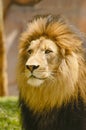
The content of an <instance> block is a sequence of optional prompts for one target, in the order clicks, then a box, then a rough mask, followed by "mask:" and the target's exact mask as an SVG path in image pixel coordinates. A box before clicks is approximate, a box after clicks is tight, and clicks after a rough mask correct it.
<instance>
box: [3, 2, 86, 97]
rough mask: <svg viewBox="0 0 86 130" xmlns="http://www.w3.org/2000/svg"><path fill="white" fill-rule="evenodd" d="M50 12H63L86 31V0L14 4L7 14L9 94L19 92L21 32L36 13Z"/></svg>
mask: <svg viewBox="0 0 86 130" xmlns="http://www.w3.org/2000/svg"><path fill="white" fill-rule="evenodd" d="M49 13H51V14H59V13H61V14H63V15H64V16H66V17H67V18H68V19H69V21H70V23H72V24H74V25H76V27H78V28H79V29H80V30H81V31H82V32H84V33H85V32H86V0H41V1H40V2H39V3H37V4H35V5H34V6H32V5H27V6H21V5H17V4H12V5H11V6H10V7H9V9H8V11H7V12H6V16H5V36H6V50H7V62H8V69H7V71H8V86H9V95H16V94H17V93H18V90H17V85H16V76H15V74H16V73H15V72H16V62H17V53H18V42H19V37H20V34H21V33H22V31H23V30H24V29H25V27H26V24H27V22H28V21H29V20H30V19H32V17H33V16H34V15H36V14H49Z"/></svg>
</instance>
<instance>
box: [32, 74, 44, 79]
mask: <svg viewBox="0 0 86 130" xmlns="http://www.w3.org/2000/svg"><path fill="white" fill-rule="evenodd" d="M29 78H34V79H40V80H45V79H46V77H45V78H39V77H37V76H35V75H33V74H32V75H31V76H30V77H29Z"/></svg>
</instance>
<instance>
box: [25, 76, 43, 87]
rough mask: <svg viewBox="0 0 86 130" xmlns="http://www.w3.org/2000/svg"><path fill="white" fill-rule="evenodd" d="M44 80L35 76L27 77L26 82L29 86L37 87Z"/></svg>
mask: <svg viewBox="0 0 86 130" xmlns="http://www.w3.org/2000/svg"><path fill="white" fill-rule="evenodd" d="M43 82H44V80H43V79H37V78H34V77H32V78H29V79H28V80H27V84H29V85H30V86H33V87H39V86H41V84H43Z"/></svg>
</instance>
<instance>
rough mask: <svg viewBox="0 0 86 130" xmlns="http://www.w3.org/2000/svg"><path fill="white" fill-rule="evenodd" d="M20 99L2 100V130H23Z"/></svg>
mask: <svg viewBox="0 0 86 130" xmlns="http://www.w3.org/2000/svg"><path fill="white" fill-rule="evenodd" d="M19 119H20V117H19V108H18V98H16V97H9V98H0V130H21V128H20V122H19Z"/></svg>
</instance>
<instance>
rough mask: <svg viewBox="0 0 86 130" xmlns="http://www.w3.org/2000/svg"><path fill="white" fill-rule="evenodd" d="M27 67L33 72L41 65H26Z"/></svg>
mask: <svg viewBox="0 0 86 130" xmlns="http://www.w3.org/2000/svg"><path fill="white" fill-rule="evenodd" d="M26 68H27V69H29V70H30V71H31V72H33V71H34V70H35V69H37V68H39V65H26Z"/></svg>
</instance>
